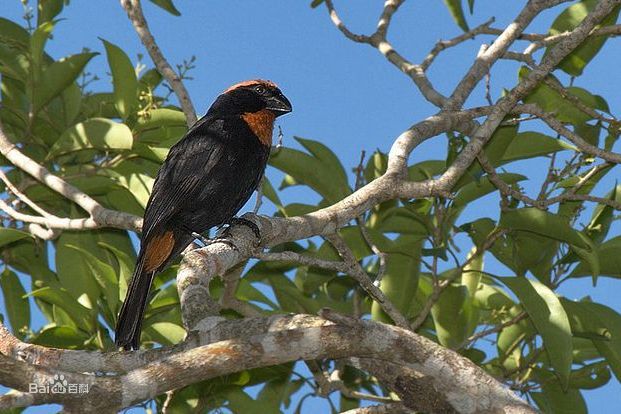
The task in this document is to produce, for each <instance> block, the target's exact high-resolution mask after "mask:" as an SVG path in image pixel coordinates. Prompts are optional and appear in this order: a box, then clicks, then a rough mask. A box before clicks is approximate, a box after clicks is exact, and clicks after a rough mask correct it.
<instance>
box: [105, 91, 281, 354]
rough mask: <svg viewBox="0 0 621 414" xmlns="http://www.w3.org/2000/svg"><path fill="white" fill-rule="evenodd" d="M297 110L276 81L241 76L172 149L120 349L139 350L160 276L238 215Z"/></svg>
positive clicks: (152, 205) (155, 197)
mask: <svg viewBox="0 0 621 414" xmlns="http://www.w3.org/2000/svg"><path fill="white" fill-rule="evenodd" d="M291 111H292V106H291V102H289V100H288V99H287V98H286V97H285V96H284V95H283V93H282V92H281V90H280V89H279V88H278V86H277V85H276V84H275V83H273V82H271V81H267V80H262V79H254V80H248V81H244V82H240V83H237V84H234V85H233V86H231V87H229V88H228V89H226V90H225V91H224V92H223V93H222V94H220V95H219V96H218V97H217V98H216V100H215V101H214V103H213V104H212V105H211V107H210V108H209V109H208V111H207V113H206V114H205V116H203V117H202V118H201V119H199V120H198V121H197V122H196V123H195V124H194V125H192V126H191V127H190V129H189V130H188V131H187V133H186V134H185V135H184V136H183V137H182V138H181V140H179V142H177V143H176V144H175V145H173V146H172V147H171V148H170V151H169V153H168V155H167V157H166V159H165V160H164V162H163V164H162V166H161V167H160V169H159V171H158V173H157V176H156V178H155V182H154V184H153V189H152V192H151V195H150V197H149V200H148V202H147V206H146V208H145V213H144V220H143V227H142V235H141V238H140V250H139V252H138V256H137V260H136V267H135V269H134V272H133V275H132V278H131V281H130V283H129V286H128V289H127V295H126V298H125V301H124V302H123V305H122V306H121V309H120V311H119V316H118V319H117V323H116V328H115V331H116V335H115V344H116V346H117V347H119V348H121V349H124V350H135V349H138V348H139V344H140V332H141V327H142V319H143V314H144V311H145V308H146V304H147V298H148V295H149V289H150V287H151V283H152V281H153V278H154V276H155V275H156V274H158V273H159V272H161V271H163V270H164V269H165V268H166V267H167V266H168V265H169V264H170V263H171V262H172V261H174V260H175V259H176V258H177V257H178V256H179V255H180V253H181V252H182V251H183V250H184V249H185V248H186V247H187V246H188V245H189V244H190V243H192V242H193V241H194V240H195V239H196V238H197V237H199V238H200V237H201V234H203V233H204V232H206V231H208V230H209V229H211V228H213V227H219V226H223V225H226V224H232V221H233V220H235V219H236V217H235V215H236V214H237V213H238V211H239V210H240V209H241V208H242V207H243V206H244V204H245V203H246V202H247V201H248V199H249V198H250V197H251V195H252V193H253V192H254V191H255V190H256V189H257V187H258V186H259V184H260V182H261V179H262V177H263V174H264V172H265V168H266V165H267V161H268V158H269V154H270V149H271V146H272V134H273V129H274V121H275V119H276V118H277V117H279V116H281V115H284V114H287V113H289V112H291ZM237 220H240V219H237ZM243 224H253V223H252V222H250V223H243ZM253 231H255V233H256V232H258V228H257V227H256V225H254V226H253ZM259 238H260V237H259Z"/></svg>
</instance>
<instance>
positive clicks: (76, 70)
mask: <svg viewBox="0 0 621 414" xmlns="http://www.w3.org/2000/svg"><path fill="white" fill-rule="evenodd" d="M97 55H98V53H79V54H77V55H71V56H68V57H66V58H64V59H61V60H58V61H56V62H54V63H52V64H51V65H49V66H48V67H47V68H45V70H44V71H43V73H42V74H41V80H40V82H38V83H37V87H36V88H34V94H33V107H34V110H35V112H36V111H38V110H40V109H41V108H42V107H43V106H45V105H46V104H47V103H48V102H49V101H50V100H52V99H53V98H55V97H56V96H58V95H60V93H61V92H63V91H64V90H65V89H67V88H68V87H69V86H70V85H71V84H72V83H73V82H74V81H75V80H76V79H77V77H78V76H79V75H80V73H82V70H84V67H85V66H86V64H87V63H88V62H89V61H90V60H91V59H92V58H93V57H94V56H97Z"/></svg>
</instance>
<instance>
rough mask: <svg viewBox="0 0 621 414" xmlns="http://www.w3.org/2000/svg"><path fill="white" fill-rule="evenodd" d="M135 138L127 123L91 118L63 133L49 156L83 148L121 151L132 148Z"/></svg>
mask: <svg viewBox="0 0 621 414" xmlns="http://www.w3.org/2000/svg"><path fill="white" fill-rule="evenodd" d="M133 142H134V138H133V136H132V132H131V130H130V129H129V128H128V127H127V125H125V124H120V123H118V122H114V121H112V120H110V119H106V118H91V119H87V120H86V121H84V122H81V123H79V124H76V125H74V126H72V127H71V128H69V129H67V130H66V131H65V132H63V133H62V135H61V136H60V138H58V141H57V142H56V143H55V144H54V146H53V147H52V148H51V149H50V153H49V157H50V158H53V157H56V156H58V155H60V154H66V153H69V152H73V151H79V150H83V149H98V150H103V151H107V150H113V151H121V150H128V149H131V148H132V145H133Z"/></svg>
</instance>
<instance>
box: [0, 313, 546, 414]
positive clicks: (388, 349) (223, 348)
mask: <svg viewBox="0 0 621 414" xmlns="http://www.w3.org/2000/svg"><path fill="white" fill-rule="evenodd" d="M229 324H231V325H234V326H235V332H236V336H237V337H236V338H234V339H228V340H222V341H218V342H215V343H211V344H209V345H203V346H197V347H194V348H191V349H184V350H177V351H174V352H172V353H170V354H167V355H166V356H164V357H163V358H160V359H158V360H155V361H153V362H150V363H148V364H146V365H143V366H140V367H137V368H135V369H132V370H131V371H129V372H127V374H123V375H120V376H106V377H101V376H95V375H90V374H78V373H69V372H63V375H65V378H67V380H68V381H69V382H70V383H83V384H89V398H88V399H86V398H83V396H81V395H79V394H77V395H76V394H60V396H59V395H57V394H43V395H46V397H45V398H46V399H47V398H49V399H48V400H46V401H45V402H51V401H53V400H55V402H58V401H59V399H62V401H61V402H63V403H72V402H74V403H77V402H79V403H81V404H82V406H81V407H82V409H83V412H94V411H97V410H101V409H110V408H115V409H118V408H122V407H127V406H130V405H132V404H135V403H137V402H140V401H144V400H145V399H148V398H152V397H154V396H156V395H159V394H162V393H164V392H166V391H168V390H170V389H175V388H180V387H184V386H187V385H189V384H193V383H195V382H197V381H200V380H205V379H209V378H215V377H219V376H222V375H226V374H230V373H233V372H238V371H240V370H244V369H252V368H257V367H262V366H270V365H276V364H282V363H286V362H290V361H297V360H313V359H323V358H346V357H352V356H354V357H355V356H358V357H363V358H365V359H372V360H378V361H388V362H390V363H393V364H394V367H395V370H396V372H395V375H397V374H399V373H401V375H404V376H409V375H411V373H413V372H416V373H419V375H423V376H425V377H428V379H429V381H431V382H430V384H431V385H432V386H433V390H434V392H436V393H439V394H441V395H442V396H443V398H444V399H445V401H446V402H448V403H449V404H450V405H451V406H452V407H454V408H455V409H456V410H457V411H460V412H490V413H495V412H498V413H501V412H516V413H534V411H533V410H532V409H531V408H530V407H528V405H526V404H525V403H524V402H523V401H521V400H520V399H519V398H518V397H517V396H515V395H514V394H513V393H512V392H511V391H509V390H507V389H506V388H505V387H504V386H503V385H502V384H500V383H499V382H497V381H496V380H494V379H493V378H491V377H490V376H489V375H487V374H486V373H485V372H484V371H483V370H482V369H480V368H479V367H477V366H476V365H474V364H473V363H472V362H470V361H469V360H467V359H466V358H463V357H461V356H459V355H458V354H456V353H454V352H452V351H450V350H447V349H444V348H442V347H441V346H440V345H438V344H436V343H433V342H432V341H430V340H428V339H426V338H424V337H421V336H419V335H417V334H414V333H412V332H409V331H406V330H403V329H400V328H397V327H394V326H389V325H384V324H380V323H375V322H369V321H357V320H350V321H349V322H348V323H347V324H334V323H332V322H328V321H326V320H325V319H322V318H317V317H313V316H308V315H306V316H304V315H298V316H281V317H271V318H253V319H245V320H242V321H232V322H223V323H222V325H225V326H226V325H229ZM210 334H211V333H205V334H204V335H210ZM66 352H75V351H66ZM151 352H153V351H151ZM0 372H1V373H2V375H0V378H2V382H3V384H4V385H6V386H10V387H12V388H15V389H18V390H25V389H26V388H27V387H28V384H29V383H31V382H35V383H37V384H38V383H41V382H43V381H47V380H49V379H50V378H49V376H50V374H51V371H49V370H48V369H47V368H43V367H38V366H34V365H29V364H27V363H26V362H22V361H17V360H14V359H12V358H9V357H7V356H0ZM404 378H405V377H404ZM401 393H402V394H403V395H402V400H404V401H405V397H408V396H407V393H408V389H407V388H404V389H401ZM408 398H412V396H409V397H408ZM503 410H509V411H503ZM511 410H513V411H511Z"/></svg>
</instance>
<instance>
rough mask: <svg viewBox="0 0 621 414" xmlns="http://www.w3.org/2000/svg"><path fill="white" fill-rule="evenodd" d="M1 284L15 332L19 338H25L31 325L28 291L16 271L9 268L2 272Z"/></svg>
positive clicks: (8, 314)
mask: <svg viewBox="0 0 621 414" xmlns="http://www.w3.org/2000/svg"><path fill="white" fill-rule="evenodd" d="M0 285H1V286H2V296H3V297H4V307H5V309H6V314H7V316H8V317H9V322H10V323H11V328H13V333H14V334H15V336H17V337H18V338H21V339H23V338H24V336H25V334H26V331H27V330H28V328H29V327H30V304H29V303H28V298H27V297H25V295H26V291H25V290H24V287H23V286H22V283H21V282H20V281H19V278H18V277H17V275H16V274H15V272H12V271H10V270H8V269H5V270H4V272H2V275H1V276H0Z"/></svg>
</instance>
